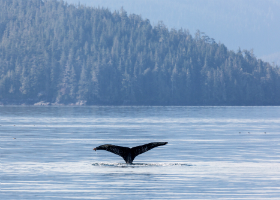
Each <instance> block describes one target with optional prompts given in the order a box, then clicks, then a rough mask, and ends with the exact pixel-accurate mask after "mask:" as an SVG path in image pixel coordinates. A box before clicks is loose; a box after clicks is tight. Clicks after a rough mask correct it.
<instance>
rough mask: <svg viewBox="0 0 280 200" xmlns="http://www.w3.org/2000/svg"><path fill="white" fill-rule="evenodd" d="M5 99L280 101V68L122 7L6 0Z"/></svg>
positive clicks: (1, 49)
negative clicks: (104, 7) (114, 10)
mask: <svg viewBox="0 0 280 200" xmlns="http://www.w3.org/2000/svg"><path fill="white" fill-rule="evenodd" d="M0 42H1V43H0V102H2V103H4V104H11V103H29V104H34V103H36V102H39V101H45V102H51V103H59V104H71V103H73V104H75V103H76V102H86V103H87V104H89V105H91V104H102V105H123V104H126V105H127V104H130V105H131V104H132V105H280V92H279V88H280V70H279V68H275V67H272V66H270V65H269V64H268V63H265V62H263V61H261V60H257V59H256V58H255V57H254V55H253V53H252V52H249V51H246V50H245V51H238V52H233V51H228V50H227V48H226V47H225V46H224V45H223V44H217V43H216V42H215V40H214V39H212V38H209V37H208V36H207V35H204V34H203V33H201V32H199V31H198V32H197V33H196V34H195V35H194V36H192V35H191V34H189V33H188V31H185V30H168V29H167V28H166V26H165V25H164V24H162V23H159V24H158V25H157V26H155V27H153V26H152V25H151V24H150V22H149V20H143V19H142V18H141V17H140V16H138V15H129V16H128V15H127V13H126V12H125V11H124V10H121V11H120V12H114V13H111V12H110V11H109V10H106V9H94V8H91V7H84V6H82V5H80V6H73V5H68V4H65V3H64V2H63V1H57V0H45V1H42V0H0Z"/></svg>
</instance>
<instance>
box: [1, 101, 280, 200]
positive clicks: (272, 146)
mask: <svg viewBox="0 0 280 200" xmlns="http://www.w3.org/2000/svg"><path fill="white" fill-rule="evenodd" d="M0 125H1V126H0V136H1V137H0V146H1V149H0V153H1V164H0V165H1V167H0V178H1V191H0V199H279V196H280V164H279V161H280V107H16V106H7V107H5V106H2V107H0ZM239 132H240V133H239ZM14 138H15V139H14ZM155 141H157V142H160V141H162V142H165V141H167V142H168V144H167V145H165V146H162V147H158V148H155V149H152V150H150V151H149V152H146V153H144V154H141V155H140V156H138V157H136V159H135V160H134V163H135V164H134V165H126V164H124V161H123V159H122V158H121V157H119V156H117V155H115V154H112V153H109V152H106V151H96V152H95V151H93V150H92V149H93V148H94V147H96V146H99V145H101V144H115V145H121V146H128V147H133V146H137V145H141V144H145V143H149V142H155Z"/></svg>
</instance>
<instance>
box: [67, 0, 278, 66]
mask: <svg viewBox="0 0 280 200" xmlns="http://www.w3.org/2000/svg"><path fill="white" fill-rule="evenodd" d="M67 1H68V2H70V3H78V2H81V3H82V4H86V5H91V6H101V7H106V8H107V7H108V8H109V9H111V10H112V11H113V10H116V9H117V10H119V9H120V8H121V7H122V6H123V7H124V9H125V10H126V11H127V12H128V13H136V14H141V15H142V17H143V18H148V19H149V20H150V21H151V22H152V24H157V22H158V21H160V20H162V21H163V22H164V24H166V25H167V26H168V27H169V28H176V29H179V28H181V27H182V28H184V29H189V30H190V32H191V33H192V34H194V32H195V31H196V30H197V29H199V30H200V31H203V32H205V33H206V34H207V35H209V36H210V37H212V38H215V39H216V41H221V42H222V43H224V44H225V45H226V46H227V47H228V48H229V49H231V50H235V51H236V50H237V49H238V48H239V47H240V48H241V49H248V50H250V49H253V50H254V53H255V55H256V56H257V57H262V58H267V57H271V56H269V55H270V54H274V55H275V54H276V53H279V52H280V39H279V35H280V26H279V23H280V12H279V10H280V1H278V0H246V1H244V0H227V1H224V0H208V1H205V0H176V1H173V0H133V1H131V0H119V1H115V0H94V1H93V0H67ZM274 57H275V56H274ZM277 59H279V58H278V57H276V58H274V60H275V62H277ZM268 61H271V60H268ZM279 64H280V63H279Z"/></svg>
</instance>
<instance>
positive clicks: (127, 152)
mask: <svg viewBox="0 0 280 200" xmlns="http://www.w3.org/2000/svg"><path fill="white" fill-rule="evenodd" d="M167 143H168V142H151V143H148V144H144V145H140V146H136V147H133V148H128V147H121V146H116V145H112V144H104V145H101V146H98V147H96V148H94V149H93V150H95V151H96V150H106V151H109V152H111V153H114V154H116V155H119V156H121V157H122V158H123V159H124V160H125V162H126V163H127V164H132V162H133V160H134V158H135V157H136V156H138V155H140V154H142V153H145V152H147V151H149V150H151V149H153V148H155V147H158V146H162V145H166V144H167Z"/></svg>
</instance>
